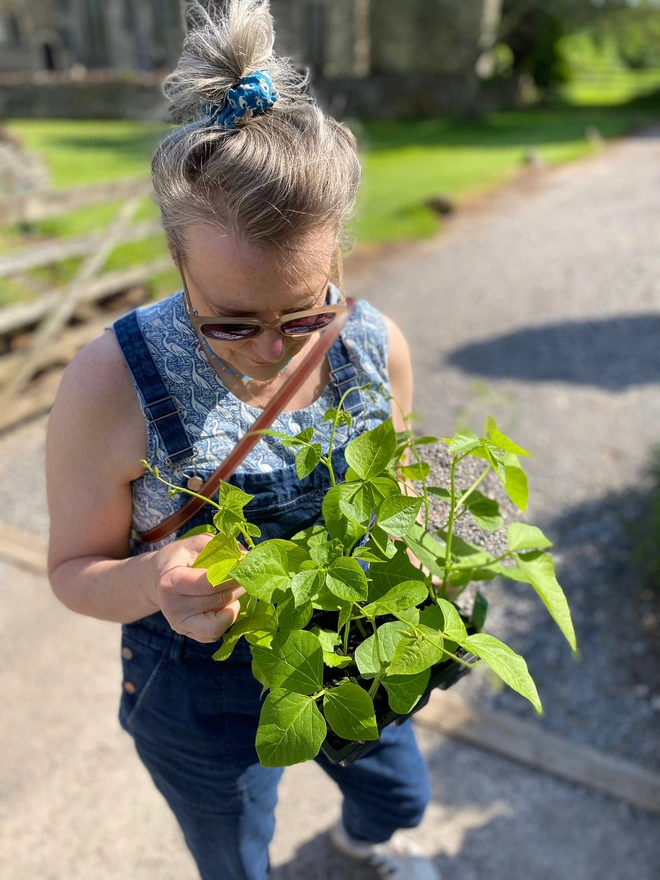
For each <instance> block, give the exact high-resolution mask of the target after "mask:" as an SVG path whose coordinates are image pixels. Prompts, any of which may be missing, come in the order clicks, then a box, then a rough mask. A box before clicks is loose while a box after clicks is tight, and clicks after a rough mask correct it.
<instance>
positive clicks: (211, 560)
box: [191, 535, 243, 568]
mask: <svg viewBox="0 0 660 880" xmlns="http://www.w3.org/2000/svg"><path fill="white" fill-rule="evenodd" d="M242 555H243V552H242V550H241V547H240V545H239V543H238V541H237V540H236V539H235V538H232V537H229V536H228V535H216V536H215V538H213V539H212V540H211V541H209V542H208V544H207V545H206V547H204V549H203V550H202V552H201V553H200V554H199V556H198V557H197V559H195V561H194V562H193V564H192V566H191V568H210V567H211V566H212V565H217V564H218V563H221V562H225V561H226V560H228V559H229V560H234V561H235V562H236V561H238V560H239V559H240V558H241V556H242Z"/></svg>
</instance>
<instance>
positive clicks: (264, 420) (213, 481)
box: [139, 298, 355, 544]
mask: <svg viewBox="0 0 660 880" xmlns="http://www.w3.org/2000/svg"><path fill="white" fill-rule="evenodd" d="M354 309H355V300H354V299H351V298H347V300H346V310H345V311H344V312H342V314H341V315H340V316H339V317H338V318H337V320H336V321H334V322H333V323H332V324H331V325H330V327H329V328H328V329H327V330H326V331H325V332H324V333H323V335H322V336H321V338H320V339H319V341H318V342H317V343H316V345H315V346H314V348H313V349H312V350H311V351H310V353H309V354H308V355H307V357H306V358H305V360H304V361H303V362H302V364H301V365H300V366H299V367H298V369H297V370H296V371H295V372H294V373H292V374H291V376H289V378H288V379H287V381H286V382H285V383H284V385H282V387H281V388H280V390H279V391H278V392H277V393H276V394H275V395H274V397H273V399H272V400H271V401H270V403H269V404H268V405H267V406H266V407H265V408H264V411H263V412H262V413H261V415H260V416H259V418H258V419H257V420H256V422H255V423H254V425H252V428H251V430H250V431H248V433H247V434H245V435H244V436H243V437H241V439H240V440H239V441H238V443H237V444H236V446H234V448H233V449H232V451H231V452H230V453H229V455H228V456H227V458H225V460H224V461H223V462H222V464H221V465H220V467H219V468H218V469H217V470H216V471H215V473H213V474H211V476H210V477H209V478H208V480H207V481H206V482H205V483H204V485H203V486H202V488H201V489H200V490H199V492H198V493H197V494H198V495H203V496H204V498H212V497H213V495H214V494H215V493H216V492H217V491H218V488H219V486H220V483H221V482H223V481H227V480H228V479H229V478H230V477H231V476H232V474H234V473H235V471H236V469H237V468H238V466H239V465H240V464H241V463H242V462H243V461H245V459H246V458H247V456H248V455H249V454H250V453H251V452H252V450H253V449H254V448H255V446H256V445H257V444H258V443H259V441H260V440H261V437H262V435H261V434H259V433H257V432H258V431H265V430H267V429H268V428H270V426H271V425H272V424H273V422H274V421H275V419H276V418H277V417H278V416H279V414H280V413H281V412H282V411H283V409H284V407H285V406H286V405H287V403H288V402H289V401H290V400H291V398H292V397H293V396H294V395H295V394H296V392H298V391H300V389H301V388H302V386H303V385H304V383H305V381H306V380H307V379H308V378H309V376H310V375H311V374H312V372H313V371H314V369H315V367H317V366H318V365H319V364H320V363H321V361H322V360H323V358H324V357H325V356H326V355H327V353H328V351H329V350H330V349H331V348H332V346H333V345H334V343H335V341H336V340H337V338H338V337H339V334H340V333H341V332H342V330H343V329H344V327H345V326H346V324H347V323H348V321H349V320H350V317H351V315H352V314H353V311H354ZM204 504H205V502H204V501H202V499H201V498H191V499H190V500H189V501H187V502H186V503H185V504H184V505H183V507H181V508H180V509H179V510H177V512H176V513H173V514H172V516H169V517H168V518H167V519H166V520H164V522H162V523H161V524H160V525H158V526H156V527H155V528H153V529H150V530H149V531H148V532H142V534H140V535H139V538H140V540H141V541H144V542H146V543H149V544H151V543H154V542H156V541H162V539H163V538H168V537H169V536H170V535H171V534H173V533H174V532H176V531H178V530H179V529H180V528H181V526H184V525H185V524H186V523H187V522H188V521H189V520H191V519H192V518H193V516H195V514H196V513H197V512H198V511H199V510H201V509H202V507H203V506H204Z"/></svg>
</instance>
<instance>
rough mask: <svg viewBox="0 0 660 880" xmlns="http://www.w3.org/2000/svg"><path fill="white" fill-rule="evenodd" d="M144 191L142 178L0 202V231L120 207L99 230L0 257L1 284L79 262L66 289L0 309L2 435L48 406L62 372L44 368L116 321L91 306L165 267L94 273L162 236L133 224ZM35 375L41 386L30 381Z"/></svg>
mask: <svg viewBox="0 0 660 880" xmlns="http://www.w3.org/2000/svg"><path fill="white" fill-rule="evenodd" d="M150 193H151V182H150V181H149V180H148V179H142V178H140V179H138V180H125V181H121V182H119V183H110V184H102V185H100V186H94V187H84V188H75V189H70V190H61V191H52V192H45V193H29V194H26V195H21V196H17V197H13V198H10V199H5V200H1V201H0V227H3V226H9V225H12V224H21V225H24V224H31V223H36V222H39V221H41V220H46V219H49V218H53V217H58V216H61V215H63V214H68V213H70V212H72V211H76V210H79V209H81V208H87V207H92V206H97V205H103V204H107V203H111V202H112V203H115V202H118V203H120V208H119V210H118V213H117V215H116V217H115V219H114V220H113V221H112V222H111V223H110V225H109V226H108V227H107V228H106V229H103V230H102V231H96V232H93V233H90V234H88V235H84V236H76V237H70V238H62V239H53V240H50V241H42V242H39V243H37V244H30V245H27V246H24V247H21V248H20V249H18V250H16V251H14V252H11V253H8V254H5V255H0V279H2V278H9V277H11V276H14V275H18V274H20V273H23V272H27V271H30V270H34V269H38V268H41V267H44V266H50V265H55V264H57V263H60V262H61V261H63V260H68V259H71V258H78V259H81V263H80V265H79V267H78V269H77V271H76V274H75V276H74V278H73V279H72V280H71V281H70V282H69V284H68V285H67V286H66V287H64V288H58V289H52V290H47V291H45V292H43V293H41V294H40V295H39V296H38V297H37V298H36V299H34V300H33V301H29V302H23V303H17V304H16V305H10V306H5V307H4V308H0V345H1V346H2V349H0V350H4V353H3V354H2V355H0V431H2V430H7V429H8V428H10V427H12V426H14V425H15V424H17V423H18V422H21V421H23V420H24V419H26V418H29V417H30V416H33V415H36V414H38V413H40V412H43V411H45V410H47V409H48V408H49V407H50V405H51V403H52V401H53V399H54V395H55V392H56V390H57V385H58V384H59V377H60V373H54V374H52V375H49V374H47V373H46V374H44V373H43V371H44V370H45V369H46V368H49V367H53V366H54V365H63V364H66V363H67V362H68V360H70V359H71V357H73V355H74V354H75V352H76V351H77V350H78V349H79V348H80V347H82V346H83V345H85V344H86V343H87V342H89V341H91V340H92V339H94V338H95V337H96V336H98V335H100V333H102V331H103V328H104V327H105V326H107V324H108V323H109V322H110V321H111V320H114V319H115V318H116V317H117V315H113V316H112V318H110V317H109V316H108V314H107V313H106V314H103V313H102V311H101V310H100V309H99V308H98V307H97V304H98V303H99V302H100V301H101V300H103V299H105V298H107V297H110V296H112V295H113V294H117V293H121V292H122V291H126V290H130V289H131V288H135V287H139V286H140V285H143V284H145V283H147V282H148V281H149V280H150V279H151V278H153V277H154V276H156V275H158V274H160V273H162V272H164V271H166V270H167V269H169V268H170V267H171V265H172V262H171V259H170V257H169V256H167V255H166V256H161V257H158V258H157V259H154V260H149V261H147V262H144V263H140V264H138V265H135V266H131V267H130V268H128V269H124V270H122V271H117V272H110V273H107V274H103V275H101V274H100V273H101V270H102V269H103V267H104V265H105V263H106V261H107V259H108V257H109V256H110V254H111V253H112V251H113V250H114V249H115V248H116V247H117V246H118V245H120V244H122V243H124V242H135V241H142V240H144V239H146V238H149V237H151V236H154V235H156V234H158V233H159V232H160V231H161V226H160V223H158V222H152V221H150V222H143V223H131V221H132V219H133V217H134V215H135V212H136V211H137V209H138V208H139V206H140V204H141V202H142V201H143V199H144V198H145V197H147V196H148V195H149V194H150ZM133 304H134V303H131V306H130V307H132V306H133ZM72 318H77V319H78V323H77V325H76V326H69V322H70V321H71V319H72ZM17 340H19V342H20V344H19V345H17V344H16V342H17ZM38 373H40V374H41V375H40V376H39V381H38V382H34V381H33V380H34V378H35V376H37V374H38Z"/></svg>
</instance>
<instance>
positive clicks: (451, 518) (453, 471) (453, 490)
mask: <svg viewBox="0 0 660 880" xmlns="http://www.w3.org/2000/svg"><path fill="white" fill-rule="evenodd" d="M457 464H458V459H457V457H456V456H455V455H454V456H453V458H452V463H451V489H450V491H451V505H450V509H449V522H448V523H447V552H446V553H445V576H444V578H443V580H442V590H443V592H444V591H445V588H446V585H447V580H448V579H449V573H450V568H449V567H450V562H451V542H452V538H453V536H454V520H455V518H456V465H457Z"/></svg>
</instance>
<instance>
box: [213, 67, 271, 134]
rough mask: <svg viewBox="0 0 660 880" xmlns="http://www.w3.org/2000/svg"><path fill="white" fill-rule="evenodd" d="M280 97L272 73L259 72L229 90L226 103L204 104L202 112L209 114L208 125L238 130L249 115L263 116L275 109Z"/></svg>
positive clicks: (242, 79) (243, 79) (248, 76)
mask: <svg viewBox="0 0 660 880" xmlns="http://www.w3.org/2000/svg"><path fill="white" fill-rule="evenodd" d="M278 97H279V95H278V94H277V92H276V91H275V89H274V88H273V80H272V79H271V76H270V73H269V72H268V71H267V70H257V71H255V72H254V73H250V74H248V75H247V76H244V77H242V78H241V79H240V81H239V83H238V85H237V86H235V87H234V88H233V89H229V91H228V92H227V96H226V97H225V100H224V103H222V104H204V105H203V106H202V112H203V113H206V114H208V117H209V119H208V125H210V126H217V127H219V128H223V129H226V130H228V129H232V128H236V124H237V122H238V120H239V119H242V118H243V117H245V116H247V115H248V114H249V113H252V114H253V115H254V116H261V115H262V114H263V113H265V112H266V110H270V109H271V107H273V105H274V104H275V102H276V101H277V99H278Z"/></svg>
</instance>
